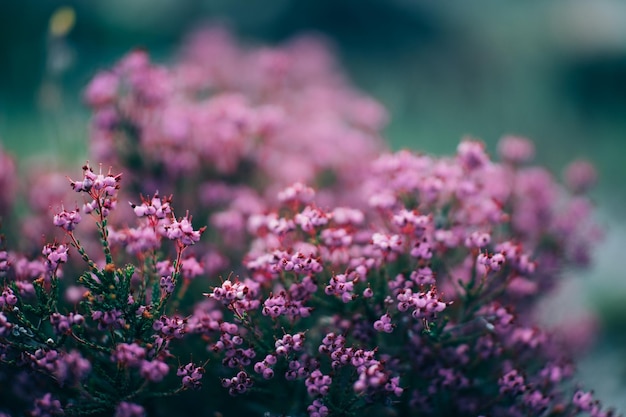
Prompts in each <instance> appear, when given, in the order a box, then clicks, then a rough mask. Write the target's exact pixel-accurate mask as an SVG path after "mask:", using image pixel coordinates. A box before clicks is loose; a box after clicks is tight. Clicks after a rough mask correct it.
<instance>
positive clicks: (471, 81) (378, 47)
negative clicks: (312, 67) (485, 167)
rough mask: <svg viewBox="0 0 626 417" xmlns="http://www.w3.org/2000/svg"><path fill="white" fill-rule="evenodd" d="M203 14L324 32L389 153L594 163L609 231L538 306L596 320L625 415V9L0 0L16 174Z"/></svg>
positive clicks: (382, 0)
mask: <svg viewBox="0 0 626 417" xmlns="http://www.w3.org/2000/svg"><path fill="white" fill-rule="evenodd" d="M62 7H69V9H62ZM63 10H64V11H63ZM60 11H61V12H60ZM55 13H56V14H55ZM52 16H56V18H55V19H53V20H52V21H51V18H52ZM207 20H208V21H219V22H222V23H226V24H228V25H229V26H230V27H231V28H232V29H233V30H234V32H235V33H236V34H237V35H238V36H239V37H241V38H243V39H244V40H246V41H248V42H251V43H270V44H272V43H277V42H280V41H282V40H285V39H288V38H289V37H290V36H293V35H295V34H298V33H301V32H303V31H314V32H317V33H321V34H322V35H324V36H326V37H327V38H328V39H329V40H330V41H331V42H332V44H333V45H334V47H335V49H336V52H337V54H338V56H339V60H340V62H341V63H342V65H343V66H344V68H345V71H346V72H347V74H348V76H349V77H350V78H351V79H352V80H353V82H354V83H355V84H356V85H357V86H358V87H359V88H361V89H362V90H364V91H366V92H368V93H369V94H371V95H372V96H374V97H376V98H377V99H378V100H380V101H381V102H382V103H383V104H384V105H385V106H386V107H387V109H388V110H389V112H390V114H391V123H390V125H389V127H388V128H387V130H386V132H385V135H386V137H387V138H388V139H389V141H390V143H391V145H392V146H393V147H394V148H400V147H410V148H414V149H419V150H422V151H426V152H429V153H436V154H450V153H452V152H453V151H454V149H455V148H456V144H457V143H458V141H459V139H460V138H461V137H462V136H463V135H467V134H468V135H471V136H474V137H478V138H481V139H482V140H484V141H485V142H486V143H487V144H488V145H489V149H490V150H492V151H494V149H495V143H496V141H497V139H498V138H499V137H500V136H502V135H503V134H507V133H514V134H519V135H523V136H527V137H529V138H532V139H533V140H534V141H535V143H536V146H537V161H538V162H539V163H541V164H544V165H547V166H548V167H549V168H550V169H551V170H552V171H553V172H555V173H557V174H558V173H559V172H560V171H561V170H562V169H563V167H564V166H565V164H566V163H567V162H568V161H571V160H572V159H575V158H579V157H585V158H588V159H590V160H591V161H592V162H594V163H595V164H596V166H597V167H598V170H599V173H600V184H599V187H598V188H597V190H596V191H595V193H594V194H593V198H594V200H595V202H596V203H597V205H598V219H599V221H600V223H601V224H602V225H603V226H604V227H605V229H606V238H605V240H604V242H603V243H602V245H600V246H599V247H598V248H597V250H596V254H595V255H596V256H595V263H594V266H593V267H592V268H591V269H590V270H588V271H584V272H576V273H573V274H572V275H574V277H573V279H572V280H570V281H569V283H568V284H567V285H566V286H565V287H564V288H563V289H562V291H561V292H560V293H559V294H558V295H556V296H555V297H551V298H550V299H548V300H547V301H546V303H545V312H546V313H545V314H546V316H548V317H551V318H552V319H554V317H569V318H570V319H571V318H572V317H574V319H575V317H577V315H580V317H582V316H584V314H585V313H584V311H585V309H592V310H595V311H597V312H599V313H600V317H601V318H602V323H603V332H602V333H601V336H600V337H599V339H598V340H597V341H595V345H594V346H595V348H594V350H593V351H592V353H591V354H590V355H588V356H586V357H585V359H584V360H583V362H582V365H581V379H582V380H584V381H585V384H586V386H588V387H593V388H595V390H596V392H597V393H598V395H599V397H600V398H602V399H604V400H606V402H607V403H608V404H613V405H616V406H618V407H619V408H620V409H621V410H622V411H625V410H626V388H625V387H626V278H625V277H624V275H625V274H624V273H623V269H624V268H623V266H622V265H620V264H619V263H618V262H616V261H617V260H619V259H620V257H621V256H623V255H622V252H623V251H624V248H626V219H625V217H624V216H623V214H622V213H623V207H624V206H625V205H626V187H625V186H624V181H625V180H626V163H625V162H624V156H623V155H624V153H625V152H626V2H624V1H619V0H615V1H609V0H595V1H593V2H590V1H585V0H571V1H564V0H554V1H547V0H526V1H523V2H514V1H503V0H500V1H495V0H494V1H485V0H475V1H471V2H469V1H447V2H434V1H416V0H297V1H289V0H76V1H59V0H46V1H41V0H21V1H19V2H18V1H4V0H3V1H0V141H1V143H2V146H3V147H4V148H6V149H8V150H9V151H10V152H11V153H13V154H15V155H17V156H18V157H19V159H20V168H21V169H22V170H28V169H29V167H30V166H32V164H40V163H47V164H51V165H60V164H62V163H67V162H68V161H72V162H76V163H79V164H80V163H82V162H83V161H84V158H85V154H86V138H87V121H88V118H89V114H88V112H87V110H86V108H85V107H83V106H82V104H81V102H80V94H81V91H82V89H83V88H84V86H85V85H86V83H87V82H88V80H89V79H90V77H91V76H92V75H93V74H94V72H95V71H96V70H97V69H99V68H104V67H108V66H110V65H112V64H113V63H114V62H115V61H116V60H117V59H118V58H119V57H120V56H121V55H122V54H124V53H125V52H127V51H128V50H130V49H132V48H134V47H137V46H141V47H144V48H146V49H148V50H149V51H150V53H151V54H152V55H153V57H155V58H156V59H157V60H163V61H166V60H167V59H168V57H171V53H172V51H174V50H175V48H176V47H177V45H179V42H180V39H181V37H182V36H183V35H184V34H185V33H186V31H187V30H189V29H190V28H191V27H193V26H194V25H196V24H198V23H202V22H204V21H207ZM53 33H57V35H59V34H60V35H61V36H53ZM34 156H36V158H34Z"/></svg>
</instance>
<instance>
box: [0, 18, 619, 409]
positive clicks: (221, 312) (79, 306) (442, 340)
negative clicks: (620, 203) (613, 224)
mask: <svg viewBox="0 0 626 417" xmlns="http://www.w3.org/2000/svg"><path fill="white" fill-rule="evenodd" d="M85 99H86V101H87V102H88V104H89V105H90V106H91V107H92V108H93V109H94V117H93V122H92V140H91V145H92V152H93V156H95V157H96V159H98V160H102V161H104V162H105V163H110V164H113V165H120V166H121V167H122V168H121V169H123V170H124V178H125V180H124V181H128V185H126V183H124V184H122V176H121V174H113V173H112V170H109V171H107V172H106V173H103V171H102V168H100V170H98V172H97V173H96V172H95V171H94V170H93V169H92V168H91V167H90V166H89V164H87V165H85V166H84V167H83V176H82V179H80V180H70V185H71V187H69V190H68V189H67V188H68V187H67V184H66V183H65V184H64V188H65V192H67V191H73V192H75V193H74V194H73V197H74V199H76V196H77V195H78V196H80V197H82V198H84V199H85V201H84V202H83V203H84V205H82V208H78V207H80V205H79V203H78V202H77V201H74V202H71V201H61V200H63V199H64V198H65V197H66V196H64V195H63V194H62V193H61V192H58V193H57V191H56V190H57V188H56V187H55V186H49V187H47V186H45V185H41V184H44V183H45V182H46V181H49V182H52V178H53V176H52V175H51V174H50V175H48V174H46V175H40V178H38V179H39V180H40V181H41V183H40V185H38V186H36V187H32V190H35V191H37V192H34V193H33V194H36V195H37V198H38V200H37V199H34V200H32V201H31V204H32V205H33V211H34V212H35V214H34V215H35V217H37V216H38V215H40V214H41V213H43V212H44V211H45V210H43V209H42V207H50V206H53V207H76V208H75V209H70V210H66V209H65V208H61V209H59V210H58V211H57V212H56V213H54V214H53V215H50V213H47V214H46V223H47V226H41V223H39V222H35V221H33V222H32V223H30V224H31V226H30V227H31V228H32V227H35V228H39V227H41V228H40V229H37V233H40V234H41V232H46V233H47V231H48V230H49V229H47V228H48V227H50V226H52V227H53V228H54V229H55V230H56V234H52V233H47V234H48V237H49V241H50V242H51V243H48V244H46V245H44V246H43V249H42V248H41V247H37V248H36V250H33V249H32V248H30V249H29V250H26V251H24V252H23V253H22V252H20V250H19V248H16V249H15V250H8V249H6V248H5V247H4V246H3V247H1V248H0V365H1V366H0V381H12V383H11V386H10V387H7V389H6V390H0V391H2V392H0V413H5V412H6V413H12V414H13V415H23V414H24V413H30V415H35V416H54V415H115V416H119V417H131V416H146V415H155V416H156V415H185V414H189V415H192V414H193V415H198V414H200V415H213V414H215V415H218V414H219V415H225V416H226V415H250V414H259V413H261V412H262V413H264V414H266V415H273V414H276V415H305V414H306V413H308V415H309V416H311V417H322V416H331V415H355V414H357V413H359V414H361V415H364V416H369V415H372V416H378V415H385V414H390V415H391V414H396V415H419V416H433V417H436V416H449V415H473V416H481V415H482V416H487V415H488V416H492V417H500V416H538V415H568V416H570V415H571V416H574V415H591V416H610V415H612V414H611V413H612V411H610V410H606V409H604V408H603V407H602V406H601V405H600V403H599V402H598V401H597V400H595V399H594V398H593V395H592V393H591V392H587V391H584V390H583V389H582V388H579V386H578V385H573V384H572V382H571V379H572V378H573V375H574V372H573V371H574V367H573V363H572V356H571V353H572V352H571V349H570V348H571V346H568V345H567V343H564V342H563V339H562V336H561V335H560V334H559V332H558V331H551V330H549V329H542V328H541V326H540V325H539V324H538V323H537V322H536V320H535V315H534V314H533V313H534V307H535V305H536V302H537V300H538V299H539V297H540V295H543V294H546V293H547V292H548V290H550V289H551V288H553V287H554V286H556V285H557V284H558V281H559V279H560V277H561V276H562V274H561V273H560V272H562V271H563V269H564V268H566V267H570V266H573V265H585V264H586V263H587V262H588V260H589V258H590V256H589V252H590V249H591V248H592V246H593V244H594V242H595V239H596V236H597V235H598V232H597V230H596V226H595V225H594V224H593V222H592V220H591V215H590V214H591V204H590V203H589V201H588V200H587V198H586V197H585V194H584V193H585V191H587V190H588V189H589V187H590V186H591V185H592V184H593V182H594V181H595V171H594V170H593V167H592V166H591V165H589V164H588V163H585V162H582V161H578V162H575V163H574V164H573V165H571V166H570V167H569V168H568V169H567V170H566V174H565V177H566V178H565V186H563V185H561V184H560V183H559V182H558V181H556V180H555V179H554V178H553V176H552V175H551V174H550V173H549V172H548V171H547V170H545V169H543V168H541V167H536V166H532V165H530V164H531V160H532V157H533V154H534V147H533V145H532V143H531V142H530V141H528V140H527V139H524V138H521V137H515V136H508V137H504V138H503V139H502V140H501V142H500V144H499V145H498V152H499V154H500V162H498V161H495V160H494V159H493V158H491V156H490V155H489V154H488V152H487V150H486V147H485V145H484V144H483V143H482V142H480V141H478V140H474V139H464V140H462V141H461V143H460V144H459V146H458V148H457V151H456V154H455V155H453V156H451V157H434V156H429V155H426V154H421V153H413V152H409V151H400V152H396V153H383V154H380V155H379V153H380V151H382V148H383V145H382V144H381V143H380V141H379V138H378V134H377V132H378V131H379V130H380V129H381V127H382V126H383V124H384V121H385V115H384V111H383V110H382V109H381V108H380V106H379V105H377V104H376V103H375V102H374V101H372V100H371V99H369V98H367V97H364V96H362V95H360V94H358V93H357V92H356V91H354V90H353V89H352V88H351V87H349V86H348V85H347V83H346V82H345V81H344V80H343V79H342V77H341V76H340V75H339V74H338V72H337V71H336V69H335V68H334V64H333V62H332V59H331V57H330V56H329V55H328V54H327V52H326V50H325V49H324V48H323V47H322V46H321V44H319V43H318V42H316V41H313V40H311V39H300V40H296V41H294V42H292V43H290V44H287V45H285V46H283V47H280V48H275V49H260V50H248V49H244V48H240V47H239V46H237V45H235V43H234V41H233V40H232V39H230V37H229V36H228V34H227V33H226V32H224V31H221V30H210V31H201V32H198V33H196V34H194V35H193V36H192V38H191V39H190V40H189V41H188V43H187V45H186V47H185V48H184V50H183V53H182V58H181V60H180V61H179V62H178V63H175V64H172V65H171V66H169V67H164V66H159V65H156V64H154V63H152V62H150V60H149V58H148V55H147V54H146V53H145V52H142V51H134V52H132V53H130V54H129V55H127V56H126V57H124V58H123V59H122V60H121V61H120V62H119V63H118V64H116V65H115V67H114V68H113V69H111V70H108V71H102V72H100V73H98V74H97V75H96V76H95V78H94V79H93V80H92V82H91V83H90V84H89V86H88V87H87V90H86V92H85ZM347 155H349V157H347ZM0 157H2V154H0ZM5 167H8V168H7V172H8V171H11V167H10V166H9V165H8V164H6V165H5V164H3V165H2V169H5ZM4 178H10V175H8V176H7V174H5V173H4V171H1V170H0V186H1V185H2V184H3V183H2V181H4ZM54 178H57V177H54ZM122 185H124V187H122ZM123 188H124V189H123ZM8 189H9V188H7V190H8ZM157 189H159V190H161V191H165V192H167V193H170V192H176V200H174V198H173V196H170V195H169V194H159V193H158V192H156V190H157ZM141 193H143V194H141ZM149 193H151V194H149ZM3 194H4V188H0V210H3V206H2V204H3V203H4V202H6V201H10V200H9V199H8V198H5V196H4V195H3ZM136 194H140V195H141V201H140V202H139V203H137V197H136ZM127 195H132V197H128V200H130V201H135V203H130V209H129V208H128V207H129V206H127V205H126V204H120V205H119V207H118V204H117V203H118V201H120V200H122V201H123V200H125V199H127ZM164 195H166V196H165V197H164ZM32 197H33V196H31V198H32ZM57 197H58V203H55V204H51V202H50V201H48V200H49V199H50V198H57ZM72 203H73V204H72ZM61 204H62V205H61ZM123 208H126V209H127V212H126V213H123ZM180 209H182V211H180V212H184V213H185V216H184V217H176V215H175V211H178V210H180ZM186 209H193V210H192V211H193V212H194V214H195V215H196V217H195V219H198V216H200V219H202V220H205V221H206V223H208V225H209V226H207V227H200V228H196V227H194V225H193V224H192V217H191V215H190V214H189V212H187V211H186ZM118 214H119V216H118ZM40 220H41V219H40ZM33 225H35V226H33ZM24 230H25V232H24V233H25V234H24V236H33V234H32V233H26V231H27V229H26V228H25V229H24ZM31 232H32V231H31ZM79 238H80V239H79ZM30 240H32V241H34V239H30ZM31 244H32V243H31ZM26 254H39V256H38V257H36V258H34V259H33V258H32V257H31V256H27V255H26ZM229 262H230V264H229ZM220 274H222V275H220ZM226 277H227V278H226ZM198 361H200V362H198ZM174 370H176V372H174ZM572 387H575V388H572ZM194 390H213V392H211V395H206V394H205V393H203V392H201V393H200V394H198V395H197V396H194V393H193V392H191V391H194ZM216 392H218V393H219V392H223V393H227V394H228V395H217V394H216ZM172 396H181V398H184V399H185V401H177V402H176V404H173V403H172V402H171V401H168V400H167V399H168V398H170V397H172ZM231 396H232V397H238V400H237V401H233V399H232V398H230V397H231ZM9 398H11V400H9ZM285 398H287V400H285ZM187 399H188V400H189V401H187Z"/></svg>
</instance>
